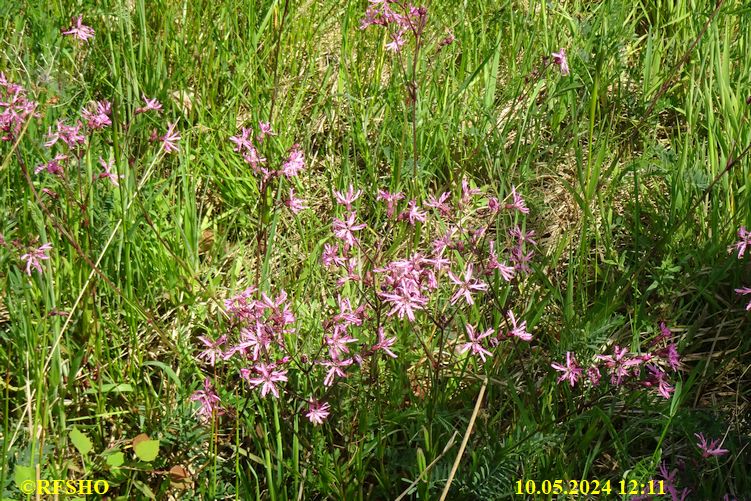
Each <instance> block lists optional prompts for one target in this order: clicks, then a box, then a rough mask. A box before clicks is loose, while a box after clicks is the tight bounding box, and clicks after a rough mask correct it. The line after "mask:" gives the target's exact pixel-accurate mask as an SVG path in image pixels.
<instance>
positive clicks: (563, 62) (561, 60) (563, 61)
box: [551, 49, 569, 76]
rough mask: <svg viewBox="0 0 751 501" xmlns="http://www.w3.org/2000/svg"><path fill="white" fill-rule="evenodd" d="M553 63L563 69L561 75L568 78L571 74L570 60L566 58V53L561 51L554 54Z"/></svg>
mask: <svg viewBox="0 0 751 501" xmlns="http://www.w3.org/2000/svg"><path fill="white" fill-rule="evenodd" d="M551 56H553V62H554V63H555V64H557V65H558V66H560V67H561V75H563V76H566V75H568V74H569V70H568V59H567V58H566V51H565V50H563V49H561V50H560V52H553V53H552V54H551Z"/></svg>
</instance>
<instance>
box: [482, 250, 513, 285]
mask: <svg viewBox="0 0 751 501" xmlns="http://www.w3.org/2000/svg"><path fill="white" fill-rule="evenodd" d="M493 270H498V272H499V273H500V274H501V277H502V278H503V279H504V280H505V281H506V282H510V281H511V280H513V279H514V274H515V273H516V269H515V268H514V267H513V266H508V265H507V264H506V263H505V262H503V263H501V262H499V261H498V256H497V255H496V253H495V242H490V250H489V251H488V265H487V270H486V274H491V273H493Z"/></svg>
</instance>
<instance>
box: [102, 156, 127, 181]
mask: <svg viewBox="0 0 751 501" xmlns="http://www.w3.org/2000/svg"><path fill="white" fill-rule="evenodd" d="M99 165H101V166H102V168H103V169H104V172H102V173H100V174H99V175H97V176H94V180H95V181H96V180H97V179H105V178H106V179H109V180H110V182H111V183H112V184H113V185H114V186H120V184H119V183H118V182H117V179H118V175H117V174H115V173H113V172H112V169H113V167H114V166H115V160H114V159H113V160H110V161H109V162H105V161H104V159H103V158H102V157H99ZM124 177H125V174H121V175H120V176H119V178H120V179H122V178H124Z"/></svg>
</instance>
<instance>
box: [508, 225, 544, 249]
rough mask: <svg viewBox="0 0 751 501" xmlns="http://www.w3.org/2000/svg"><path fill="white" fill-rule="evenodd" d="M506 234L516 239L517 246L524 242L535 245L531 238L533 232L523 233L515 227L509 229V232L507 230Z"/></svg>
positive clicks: (533, 234)
mask: <svg viewBox="0 0 751 501" xmlns="http://www.w3.org/2000/svg"><path fill="white" fill-rule="evenodd" d="M508 233H509V235H511V236H512V237H514V238H516V241H517V244H518V245H521V244H523V243H524V242H529V243H531V244H533V245H537V242H535V241H534V239H533V238H532V237H534V236H535V230H531V231H526V232H524V231H522V229H521V228H519V226H518V225H517V226H515V227H513V228H511V229H510V230H508Z"/></svg>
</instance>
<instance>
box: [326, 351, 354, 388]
mask: <svg viewBox="0 0 751 501" xmlns="http://www.w3.org/2000/svg"><path fill="white" fill-rule="evenodd" d="M352 362H354V360H352V359H351V358H348V359H347V360H339V359H338V358H335V359H332V360H331V361H323V362H320V364H321V365H323V366H326V367H328V368H329V370H328V372H327V373H326V377H325V378H324V380H323V385H324V386H326V387H329V386H331V385H332V384H334V378H335V377H341V378H345V377H347V374H346V373H345V372H344V370H343V369H344V368H345V367H347V366H350V365H352Z"/></svg>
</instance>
